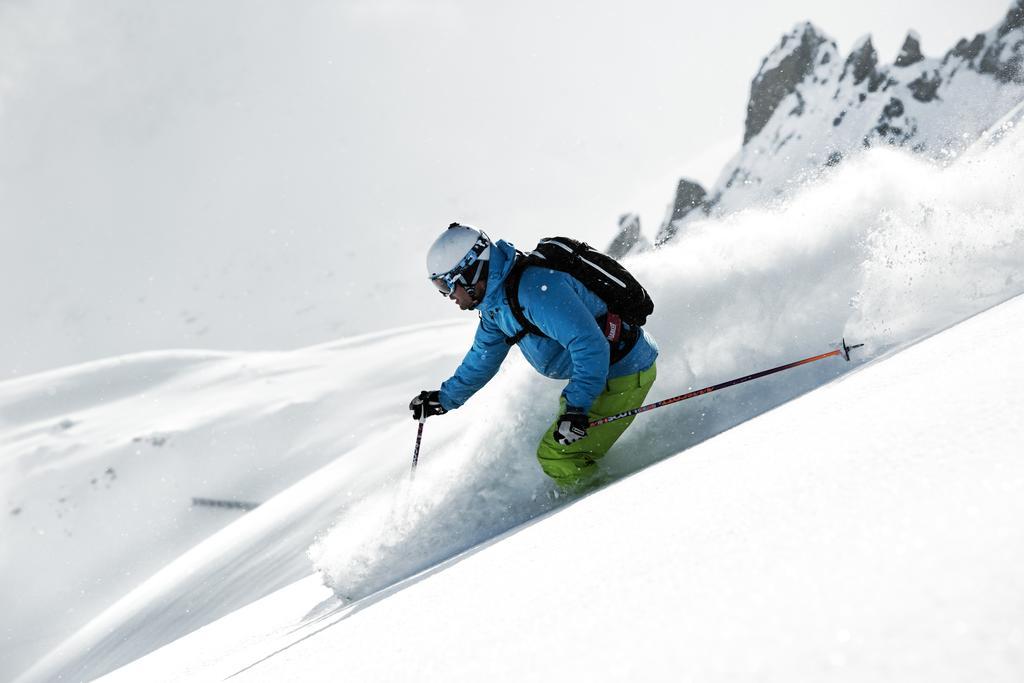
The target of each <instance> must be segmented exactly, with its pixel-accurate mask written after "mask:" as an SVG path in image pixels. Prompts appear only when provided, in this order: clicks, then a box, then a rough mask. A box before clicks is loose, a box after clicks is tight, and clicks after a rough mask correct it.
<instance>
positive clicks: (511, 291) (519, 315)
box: [505, 251, 547, 346]
mask: <svg viewBox="0 0 1024 683" xmlns="http://www.w3.org/2000/svg"><path fill="white" fill-rule="evenodd" d="M528 265H530V264H529V262H528V258H527V256H526V254H524V253H523V252H521V251H517V252H516V260H515V262H514V263H513V264H512V269H511V270H510V271H509V272H508V275H506V276H505V298H506V299H508V307H509V308H510V309H511V310H512V316H513V317H514V318H515V319H516V322H517V323H519V324H520V325H521V326H522V328H523V329H521V330H519V332H517V333H516V334H515V335H513V336H511V337H506V338H505V343H507V344H508V345H509V346H515V345H516V344H518V343H519V342H521V341H522V340H523V337H525V336H526V335H528V334H536V335H540V336H541V337H544V336H547V335H545V334H544V333H543V332H541V331H540V328H539V327H537V326H536V325H534V324H533V323H532V322H530V321H529V320H527V318H526V315H525V314H524V313H523V307H522V305H521V304H520V303H519V281H520V280H521V279H522V277H523V271H524V270H526V267H527V266H528Z"/></svg>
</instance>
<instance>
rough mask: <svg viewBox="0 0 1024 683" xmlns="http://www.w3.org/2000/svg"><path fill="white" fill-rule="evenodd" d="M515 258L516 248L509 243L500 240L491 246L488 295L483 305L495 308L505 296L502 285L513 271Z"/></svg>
mask: <svg viewBox="0 0 1024 683" xmlns="http://www.w3.org/2000/svg"><path fill="white" fill-rule="evenodd" d="M515 257H516V248H515V247H514V246H513V245H512V244H510V243H509V242H506V241H505V240H498V241H497V242H493V243H492V244H491V259H490V261H491V262H490V265H488V266H487V293H486V294H485V295H484V300H483V301H482V302H481V305H483V306H493V305H494V304H495V303H498V302H499V301H500V300H501V297H503V296H504V295H505V293H504V291H503V290H504V287H502V283H503V282H504V281H505V278H506V277H508V273H509V271H510V270H512V265H513V264H514V263H515V260H516V259H515ZM494 297H497V299H495V298H494Z"/></svg>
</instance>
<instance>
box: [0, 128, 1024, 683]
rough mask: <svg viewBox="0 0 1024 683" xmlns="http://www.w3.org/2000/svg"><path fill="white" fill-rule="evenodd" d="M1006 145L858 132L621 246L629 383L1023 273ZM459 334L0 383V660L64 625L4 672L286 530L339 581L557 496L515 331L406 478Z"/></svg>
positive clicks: (903, 332) (731, 400)
mask: <svg viewBox="0 0 1024 683" xmlns="http://www.w3.org/2000/svg"><path fill="white" fill-rule="evenodd" d="M1011 123H1012V122H1011ZM1022 147H1024V142H1022V136H1021V134H1020V132H1019V129H1017V128H1015V127H1014V126H1012V125H1011V126H1010V128H1009V131H1008V132H1007V133H1005V134H1004V135H1003V136H1002V137H1001V139H1000V141H999V144H998V145H995V146H994V147H993V148H992V149H991V150H988V151H987V152H985V153H983V154H970V155H965V156H964V157H963V158H962V159H961V160H960V161H959V162H958V163H955V164H953V165H951V166H949V167H947V168H942V167H939V166H937V165H934V164H929V163H925V162H921V161H919V160H916V159H914V158H912V157H909V156H907V155H905V154H903V153H901V152H898V151H892V150H872V151H870V152H868V153H866V154H864V155H862V156H860V157H858V158H853V159H848V160H847V162H845V163H844V164H843V165H842V166H840V167H839V168H837V169H836V170H835V171H834V172H833V173H832V174H830V175H828V176H827V177H825V178H822V179H819V180H818V181H816V182H815V183H814V184H813V185H811V186H808V187H807V188H805V189H804V190H802V191H801V192H800V193H798V194H797V195H796V196H794V197H793V198H792V199H789V200H787V201H785V202H782V203H780V204H779V205H778V206H775V207H773V208H771V209H758V210H746V211H742V212H739V213H737V214H734V215H731V216H729V217H727V218H725V219H723V220H716V221H706V222H703V223H693V224H690V225H688V226H687V230H686V233H685V234H684V235H683V236H682V237H681V238H680V239H678V240H677V241H676V242H674V243H672V244H671V245H669V246H668V247H666V248H663V249H661V250H659V251H658V252H656V253H652V254H648V255H644V256H641V257H638V258H635V259H633V260H632V261H631V263H630V268H631V269H632V270H634V272H635V273H636V274H637V276H638V277H639V279H640V280H641V281H642V282H644V283H645V284H646V285H647V286H648V289H649V290H650V291H651V293H652V296H653V298H654V300H655V304H656V310H655V314H654V316H653V317H652V319H651V322H650V325H649V329H650V330H651V332H652V333H653V335H654V336H655V338H656V339H657V341H658V343H659V345H660V346H661V349H662V355H661V357H660V358H659V362H658V370H659V379H658V382H657V383H656V385H655V387H654V390H653V391H652V394H651V396H650V400H656V399H658V398H662V397H667V396H671V395H674V394H678V393H682V392H684V391H688V390H690V389H695V388H699V387H702V386H708V385H711V384H714V383H717V382H721V381H724V380H727V379H730V378H732V377H735V376H739V375H743V374H747V373H749V372H753V371H756V370H760V369H763V368H766V367H772V366H774V365H778V364H781V363H785V362H789V361H792V360H795V359H797V358H801V357H804V356H807V355H811V354H814V353H820V352H822V351H826V350H828V349H829V348H831V347H830V344H833V343H834V342H836V341H838V339H839V338H840V337H842V336H845V337H846V338H847V339H848V340H850V341H856V342H864V343H865V344H866V346H865V348H864V349H863V352H864V353H863V355H861V356H860V358H861V359H871V358H877V357H880V356H881V355H883V354H884V353H886V352H887V351H890V350H893V349H896V348H900V347H901V346H904V345H907V344H909V343H912V342H913V341H914V340H917V339H920V338H921V337H923V336H925V335H929V334H933V333H935V332H936V331H938V330H941V329H944V328H946V327H948V326H949V325H952V324H954V323H955V322H957V321H959V320H963V319H965V318H967V317H969V316H971V315H973V314H975V313H977V312H979V311H981V310H985V309H987V308H989V307H991V306H993V305H995V304H998V303H1000V302H1002V301H1005V300H1007V299H1009V298H1011V297H1013V296H1015V295H1017V294H1019V293H1021V292H1022V291H1024V203H1022V201H1021V199H1020V197H1021V196H1022V193H1021V191H1020V190H1021V180H1020V176H1019V159H1020V158H1021V156H1022V152H1024V149H1022ZM410 295H414V294H410ZM415 295H416V296H428V295H430V293H429V292H423V293H419V294H415ZM471 334H472V321H467V322H466V323H465V324H441V325H429V326H420V327H416V328H408V329H405V330H400V331H395V332H392V333H385V334H377V335H370V336H368V337H365V338H357V339H353V340H346V341H343V342H340V343H337V344H328V345H323V346H320V347H314V348H311V349H304V350H299V351H295V352H289V353H267V354H252V353H233V354H217V353H191V352H183V353H168V354H142V355H136V356H127V357H124V358H117V359H111V360H109V361H102V362H100V363H92V364H87V365H84V366H77V367H73V368H68V369H64V370H57V371H53V372H48V373H43V374H41V375H35V376H30V377H26V378H21V379H17V380H12V381H8V382H4V383H0V415H2V416H3V417H2V418H0V419H2V422H0V430H2V431H0V447H2V449H3V456H2V458H0V468H2V472H0V475H2V477H0V480H2V481H4V482H6V483H5V484H4V488H3V491H2V493H3V495H4V502H5V504H6V505H7V506H8V512H6V513H5V514H4V515H3V516H2V517H0V519H2V525H3V527H2V532H3V534H4V537H5V538H8V539H11V543H10V544H6V543H5V545H4V548H3V554H2V555H0V569H2V570H3V574H4V576H5V577H12V578H13V579H14V581H13V585H19V586H26V589H25V590H24V591H19V595H17V596H15V595H13V594H12V593H10V592H9V591H8V592H6V593H5V594H4V596H3V600H4V603H5V604H4V608H5V609H4V614H5V623H4V626H3V632H4V634H5V636H6V643H7V644H6V645H5V646H4V647H5V648H7V651H5V652H4V653H3V654H4V657H3V659H4V661H5V665H4V666H5V667H10V669H9V670H5V671H2V672H0V674H4V675H6V674H14V673H17V672H18V671H20V670H21V669H24V668H25V667H26V666H28V665H30V664H31V663H32V662H33V661H35V660H36V659H38V658H39V657H40V656H41V655H43V654H44V652H46V651H47V650H50V649H51V648H53V647H54V646H56V645H57V644H58V641H59V640H60V639H61V638H64V637H68V636H71V637H70V638H69V639H68V640H66V641H65V642H64V643H63V644H62V645H60V647H59V648H58V649H57V650H55V651H54V652H52V653H51V654H50V655H49V656H48V657H47V658H46V659H45V660H43V661H42V662H41V664H40V666H39V667H38V668H36V669H35V670H34V671H33V672H32V674H31V675H30V676H29V679H35V678H39V677H44V678H45V677H47V676H49V675H52V674H54V673H56V672H58V671H59V672H61V673H62V674H66V675H74V676H76V677H77V676H83V677H88V676H95V675H98V674H102V673H104V672H106V671H110V670H112V669H114V668H116V667H118V666H121V665H123V664H125V663H127V662H128V661H131V660H132V659H134V658H136V657H139V656H141V655H143V654H145V653H146V652H148V651H150V650H152V649H153V648H155V647H157V646H159V645H161V644H163V643H166V642H169V641H171V640H173V639H175V638H177V637H179V636H181V635H184V634H185V633H188V632H190V631H192V630H194V629H196V628H198V627H200V626H202V625H204V624H206V623H209V622H210V621H212V620H214V619H216V618H218V617H220V616H223V615H224V614H227V613H229V612H230V611H232V610H233V609H235V608H238V607H241V606H243V605H245V604H248V603H250V602H252V601H253V600H255V599H257V598H260V597H262V596H264V595H267V594H268V593H270V592H272V591H273V590H275V589H277V588H280V587H282V586H284V585H287V584H289V583H291V582H293V581H295V580H297V579H299V578H301V577H302V576H304V575H306V574H308V573H309V571H310V560H309V559H307V558H306V557H305V553H306V551H307V549H308V552H309V556H310V559H311V560H312V565H313V567H314V568H315V569H316V571H317V572H318V573H319V574H320V575H321V577H322V578H323V580H324V581H325V582H326V583H327V584H328V585H330V586H331V587H333V588H334V590H335V591H336V592H337V593H338V594H339V595H343V596H345V597H346V598H349V599H358V598H360V597H363V596H367V595H370V594H372V593H374V592H376V591H380V590H382V589H386V588H387V587H388V586H391V585H393V584H395V583H396V582H398V581H401V580H402V579H405V578H407V577H410V576H412V575H414V574H416V573H417V572H420V571H422V570H424V569H427V568H429V567H431V566H433V565H436V564H437V563H439V562H442V561H444V560H445V559H447V558H451V557H453V556H456V555H458V554H459V553H461V552H463V551H465V550H467V549H468V548H471V547H473V546H475V545H477V544H479V543H481V542H484V541H487V540H488V539H491V538H494V537H495V536H497V535H500V534H501V533H503V532H505V531H507V530H509V529H513V528H515V527H517V526H518V525H521V524H523V523H524V522H527V521H529V520H531V519H534V518H536V517H538V516H540V515H543V514H545V513H546V512H548V511H550V510H552V509H554V508H556V507H560V506H562V505H564V503H565V502H566V501H564V500H552V499H551V498H550V497H549V495H548V493H549V491H550V488H551V487H550V485H549V484H548V482H547V480H546V479H545V477H544V476H543V475H542V474H541V473H540V471H539V469H538V467H537V466H536V464H535V461H534V455H533V452H534V448H535V445H536V441H537V439H538V438H539V434H540V433H541V431H542V430H543V429H544V427H545V426H546V425H547V424H548V423H549V422H550V420H551V419H553V417H554V415H555V411H556V409H557V396H558V392H559V391H560V388H561V386H562V383H560V382H553V381H549V380H545V379H543V378H541V377H538V376H537V375H536V374H535V373H534V372H533V371H532V370H531V369H529V368H528V367H526V364H525V362H524V361H523V360H522V359H521V358H520V357H519V356H518V353H517V352H515V351H513V352H512V354H511V355H510V358H509V361H507V362H506V364H505V367H503V369H502V371H501V372H500V373H499V375H498V377H497V378H496V379H495V380H494V381H493V382H492V383H491V384H490V385H488V387H487V388H485V390H484V391H482V392H481V393H480V394H478V395H477V396H476V397H474V399H473V400H472V401H471V403H470V404H469V405H467V406H466V407H465V408H463V409H461V410H459V411H456V412H453V413H451V414H449V415H446V416H444V417H441V418H436V419H433V420H430V421H429V422H428V424H427V428H426V430H425V434H424V444H423V451H422V453H421V461H420V462H421V468H420V470H419V472H418V475H417V479H416V481H415V484H414V485H413V486H409V485H408V483H407V471H408V465H409V456H410V455H411V448H412V440H413V437H414V434H415V425H414V423H412V422H411V421H410V420H409V419H408V417H407V415H406V414H405V403H406V402H407V400H408V397H409V396H411V395H413V394H414V393H415V392H416V391H418V390H419V389H422V388H425V387H433V386H437V385H438V384H439V383H440V381H442V380H443V379H444V378H445V377H447V376H448V374H449V373H450V371H451V370H452V369H453V368H454V367H455V365H456V364H457V362H458V360H459V359H460V358H461V355H462V353H463V352H464V351H465V349H466V348H467V347H468V344H469V341H470V338H471ZM859 362H861V361H858V362H857V363H853V364H850V365H846V364H844V363H842V362H838V361H825V362H821V363H816V364H813V365H810V366H806V367H803V368H799V369H795V370H792V371H788V372H786V373H784V374H782V375H781V376H780V375H776V376H773V377H771V378H766V379H763V380H758V381H757V382H754V383H750V384H746V385H742V386H739V387H735V388H731V389H728V390H725V391H723V392H718V393H715V394H711V395H709V396H707V397H703V398H699V399H695V400H693V401H689V402H686V403H684V404H681V405H679V406H674V407H669V408H665V409H662V410H658V411H654V412H652V413H650V414H648V415H645V416H641V417H639V418H638V419H637V421H636V423H635V424H634V426H633V427H632V428H631V429H630V431H629V432H627V434H626V436H625V437H624V438H623V440H622V441H621V442H620V444H619V445H618V446H617V447H616V448H615V449H614V450H613V452H612V453H611V454H610V455H609V456H608V458H607V459H606V462H605V464H604V466H605V468H606V470H607V471H608V472H609V473H610V474H611V475H612V476H613V477H617V478H618V477H622V476H623V475H625V474H627V473H630V472H634V471H637V470H639V469H642V468H644V467H646V466H648V465H651V464H652V463H654V462H657V461H659V460H662V459H664V458H666V457H667V456H669V455H672V454H674V453H678V452H680V451H684V450H686V449H687V448H690V447H692V446H694V445H695V444H698V443H700V442H702V441H705V440H707V439H709V438H711V437H712V436H715V435H716V434H720V433H721V432H723V431H725V430H727V429H729V428H731V427H733V426H735V425H737V424H739V423H741V422H744V421H746V420H748V419H750V418H751V417H754V416H756V415H758V414H760V413H763V412H765V411H767V410H769V409H771V408H773V407H775V406H778V405H780V404H782V403H785V402H786V401H788V400H790V399H792V398H794V397H796V396H798V395H800V394H802V393H804V392H806V391H808V390H810V389H813V388H815V387H817V386H820V385H822V384H823V383H825V382H828V381H829V380H831V379H834V378H836V377H837V376H839V375H840V374H841V373H843V372H845V371H848V370H850V369H852V368H854V367H857V365H858V364H859ZM109 470H112V471H113V472H114V473H115V476H114V477H111V476H110V475H109V474H107V472H108V471H109ZM104 477H106V478H104ZM195 495H208V496H211V497H232V498H236V499H240V500H256V501H258V502H262V503H263V505H261V506H260V507H259V508H258V509H256V510H255V511H253V512H251V513H249V514H246V515H244V516H242V517H241V518H237V516H228V515H225V514H224V513H223V512H219V511H210V510H199V509H192V508H190V507H189V506H188V501H189V500H190V499H191V497H192V496H195ZM15 511H16V512H15ZM112 519H115V520H120V521H119V522H118V523H114V524H112V523H111V520H112ZM133 521H137V523H133ZM13 548H17V549H18V555H17V556H15V554H14V551H13V550H12V549H13ZM57 557H59V558H61V562H60V563H59V564H58V563H54V562H52V561H48V560H52V558H57ZM30 578H31V579H33V580H29V579H30ZM72 633H74V635H73V636H72V635H71V634H72Z"/></svg>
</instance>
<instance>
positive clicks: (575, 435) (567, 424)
mask: <svg viewBox="0 0 1024 683" xmlns="http://www.w3.org/2000/svg"><path fill="white" fill-rule="evenodd" d="M589 426H590V418H588V417H587V413H586V411H584V410H583V408H574V407H572V406H568V407H567V408H566V409H565V412H564V413H562V416H561V417H560V418H558V426H557V427H556V428H555V441H557V442H558V443H559V444H561V445H563V446H568V445H569V444H573V443H576V442H577V441H579V440H580V439H582V438H583V437H585V436H586V435H587V427H589Z"/></svg>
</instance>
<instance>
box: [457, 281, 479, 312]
mask: <svg viewBox="0 0 1024 683" xmlns="http://www.w3.org/2000/svg"><path fill="white" fill-rule="evenodd" d="M482 279H483V278H481V280H482ZM486 290H487V284H486V283H484V282H480V283H478V284H477V286H476V295H477V297H478V299H477V300H476V301H474V300H473V297H471V296H470V295H469V292H467V291H466V288H465V287H463V286H462V285H461V284H457V285H455V291H454V292H452V293H451V294H449V295H448V298H449V299H451V300H452V301H454V302H455V303H456V304H458V306H459V308H461V309H462V310H464V311H472V310H473V309H474V308H476V305H477V303H478V302H479V301H480V300H482V299H483V298H484V292H485V291H486Z"/></svg>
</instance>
